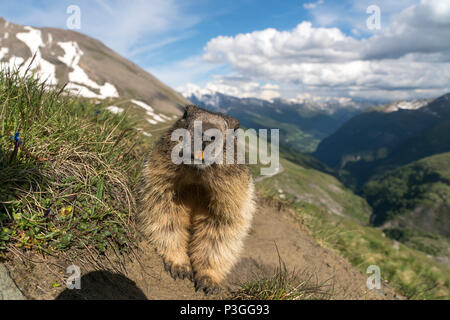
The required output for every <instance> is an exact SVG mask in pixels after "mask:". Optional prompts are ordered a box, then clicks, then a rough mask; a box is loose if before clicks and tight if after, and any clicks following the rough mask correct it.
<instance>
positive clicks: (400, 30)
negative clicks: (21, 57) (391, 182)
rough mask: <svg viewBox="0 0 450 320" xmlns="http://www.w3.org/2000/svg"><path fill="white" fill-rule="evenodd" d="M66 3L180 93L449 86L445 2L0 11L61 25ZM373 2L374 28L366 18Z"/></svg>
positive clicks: (397, 93) (368, 91)
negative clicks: (376, 19) (377, 24)
mask: <svg viewBox="0 0 450 320" xmlns="http://www.w3.org/2000/svg"><path fill="white" fill-rule="evenodd" d="M72 4H75V5H78V6H79V7H80V9H81V29H80V30H78V31H79V32H82V33H85V34H88V35H90V36H92V37H95V38H97V39H99V40H101V41H103V42H104V43H105V44H106V45H108V46H109V47H111V48H112V49H114V50H116V51H117V52H119V53H120V54H122V55H124V56H125V57H127V58H129V59H131V60H132V61H134V62H135V63H137V64H138V65H140V66H141V67H142V68H144V69H146V70H148V71H149V72H151V73H153V74H155V75H156V76H157V77H158V78H160V79H161V80H163V81H164V82H166V83H167V84H169V85H170V86H172V87H174V88H176V89H178V90H180V91H184V92H189V93H192V92H194V91H195V92H202V93H208V92H213V91H220V92H223V93H227V94H233V95H237V96H256V97H262V98H273V97H277V96H281V97H285V98H292V99H294V98H298V99H326V98H328V97H329V96H331V97H367V98H383V97H384V98H385V97H386V96H387V95H388V96H389V98H390V99H404V98H414V97H422V96H423V97H425V96H434V95H438V94H441V93H444V92H446V91H450V84H449V79H450V68H449V61H450V54H449V52H450V3H449V1H448V0H396V1H391V0H370V1H369V0H344V1H337V0H303V1H300V0H297V1H290V0H284V1H275V0H273V1H271V0H243V1H211V0H196V1H190V0H187V1H177V0H147V1H143V0H110V1H107V0H89V1H88V0H81V1H74V0H70V1H53V0H47V1H45V0H39V1H31V0H25V1H11V0H8V1H6V0H0V8H1V9H0V16H3V17H4V18H5V19H7V20H9V21H11V22H14V23H19V24H25V25H32V26H37V27H42V26H49V27H58V28H66V20H67V18H68V14H67V13H66V9H67V7H68V6H69V5H72ZM372 4H376V5H377V7H378V8H379V9H380V18H381V28H380V29H379V30H370V29H369V28H368V27H367V24H366V20H367V19H368V17H369V16H370V14H368V13H367V12H366V10H367V8H368V7H369V6H370V5H372ZM430 35H431V36H430ZM442 71H444V72H442ZM436 72H439V73H440V76H439V77H436V76H435V73H436Z"/></svg>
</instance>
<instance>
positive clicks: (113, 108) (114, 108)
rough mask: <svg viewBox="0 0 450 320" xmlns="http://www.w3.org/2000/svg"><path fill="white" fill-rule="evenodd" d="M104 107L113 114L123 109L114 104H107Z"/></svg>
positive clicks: (119, 112)
mask: <svg viewBox="0 0 450 320" xmlns="http://www.w3.org/2000/svg"><path fill="white" fill-rule="evenodd" d="M106 109H107V110H108V111H110V112H112V113H114V114H121V113H122V112H123V111H124V109H122V108H119V107H116V106H109V107H108V108H106Z"/></svg>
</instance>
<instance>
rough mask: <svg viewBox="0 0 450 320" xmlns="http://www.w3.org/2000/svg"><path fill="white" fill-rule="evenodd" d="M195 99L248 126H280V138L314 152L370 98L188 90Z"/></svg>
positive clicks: (189, 97)
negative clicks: (240, 95)
mask: <svg viewBox="0 0 450 320" xmlns="http://www.w3.org/2000/svg"><path fill="white" fill-rule="evenodd" d="M185 97H186V98H187V99H188V100H190V101H191V102H192V103H195V104H197V105H199V106H201V107H203V108H206V109H209V110H212V111H217V112H223V113H227V114H229V115H231V116H233V117H236V118H237V119H239V121H240V122H241V124H242V125H243V126H245V127H247V128H254V129H269V128H277V129H280V139H281V142H282V143H283V144H284V145H285V146H288V147H290V148H293V149H295V150H296V151H300V152H313V151H314V150H315V149H316V147H317V145H318V144H319V142H320V141H321V140H322V139H324V138H326V137H327V136H329V135H331V134H332V133H334V132H335V131H336V130H337V129H338V128H339V127H340V126H341V125H342V124H344V123H345V122H346V121H347V120H349V119H351V118H352V117H354V116H355V115H357V114H359V113H361V112H362V111H364V110H365V109H367V108H369V107H371V106H372V105H373V104H372V103H370V102H360V101H354V100H351V99H346V100H343V101H342V100H341V101H339V100H335V101H329V102H314V101H301V102H300V101H294V100H287V99H273V100H270V101H269V100H263V99H257V98H237V97H232V96H228V95H225V94H222V93H218V92H216V93H211V94H198V93H197V94H195V93H187V94H186V93H185Z"/></svg>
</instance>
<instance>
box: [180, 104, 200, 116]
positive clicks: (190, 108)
mask: <svg viewBox="0 0 450 320" xmlns="http://www.w3.org/2000/svg"><path fill="white" fill-rule="evenodd" d="M185 109H186V111H185V112H184V114H185V115H184V116H183V117H184V118H185V117H187V116H188V115H191V114H193V113H194V112H196V111H197V110H198V109H199V107H197V106H196V105H194V104H189V105H187V106H186V108H185Z"/></svg>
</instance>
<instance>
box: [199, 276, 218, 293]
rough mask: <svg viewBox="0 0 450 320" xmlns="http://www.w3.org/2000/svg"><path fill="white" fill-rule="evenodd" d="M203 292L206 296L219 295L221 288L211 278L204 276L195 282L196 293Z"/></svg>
mask: <svg viewBox="0 0 450 320" xmlns="http://www.w3.org/2000/svg"><path fill="white" fill-rule="evenodd" d="M199 290H203V292H204V293H205V294H206V295H209V294H218V293H219V291H220V286H219V285H218V284H217V283H215V282H214V281H213V280H212V279H211V278H210V277H208V276H203V277H201V278H199V279H198V280H195V291H199Z"/></svg>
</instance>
